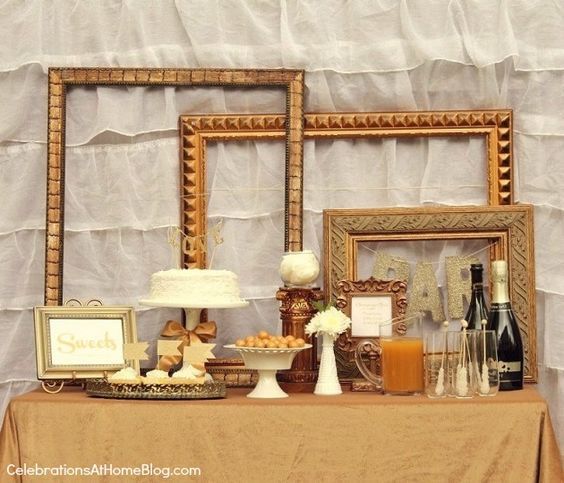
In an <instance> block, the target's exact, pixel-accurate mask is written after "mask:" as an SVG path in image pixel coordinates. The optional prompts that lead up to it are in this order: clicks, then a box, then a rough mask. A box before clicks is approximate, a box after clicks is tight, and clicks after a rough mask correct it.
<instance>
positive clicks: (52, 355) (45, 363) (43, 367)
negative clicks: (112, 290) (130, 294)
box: [34, 306, 139, 380]
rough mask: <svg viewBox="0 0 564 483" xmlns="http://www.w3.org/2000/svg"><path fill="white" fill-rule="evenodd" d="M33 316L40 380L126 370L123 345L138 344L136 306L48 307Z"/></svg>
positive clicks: (77, 377) (135, 363)
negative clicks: (134, 307) (124, 368)
mask: <svg viewBox="0 0 564 483" xmlns="http://www.w3.org/2000/svg"><path fill="white" fill-rule="evenodd" d="M34 315H35V345H36V352H37V378H38V379H40V380H45V379H88V378H99V377H104V376H106V375H107V374H109V373H113V372H115V371H118V370H120V369H122V368H123V367H125V364H126V361H125V359H124V353H123V345H124V344H125V343H132V342H137V332H136V327H135V311H134V309H133V307H123V306H95V307H90V306H88V307H60V306H46V307H36V308H35V313H34ZM132 363H133V364H134V368H135V369H136V370H137V371H139V367H138V365H139V363H138V361H132Z"/></svg>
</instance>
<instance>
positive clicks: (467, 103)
mask: <svg viewBox="0 0 564 483" xmlns="http://www.w3.org/2000/svg"><path fill="white" fill-rule="evenodd" d="M0 12H1V15H0V32H1V35H2V42H0V105H2V109H1V110H0V173H1V175H0V206H1V208H0V210H1V214H2V215H1V216H0V261H1V263H0V267H1V268H0V281H1V283H0V362H1V363H0V413H2V412H3V409H4V407H5V406H6V404H7V403H8V401H9V399H10V398H11V397H13V396H14V395H16V394H19V393H22V392H25V391H28V390H30V389H32V388H34V387H36V382H35V381H36V373H35V354H34V351H35V349H34V336H33V315H32V308H33V306H35V305H41V304H42V301H43V271H44V228H45V177H46V176H45V170H46V160H47V153H46V133H47V130H46V121H47V76H46V71H47V68H48V67H49V66H84V67H96V66H100V67H101V66H112V67H118V66H131V67H150V66H154V67H193V68H195V67H229V68H255V67H256V68H278V67H285V68H301V69H305V70H306V85H307V90H306V100H305V107H306V111H307V112H323V111H386V110H392V111H399V110H443V109H485V108H512V109H513V110H514V127H515V137H514V140H515V151H514V152H515V168H516V173H515V175H516V178H515V179H516V182H515V195H516V196H515V197H516V200H517V201H519V202H526V203H532V204H534V205H535V244H536V283H537V291H536V295H537V308H538V310H537V314H538V317H537V323H538V328H537V329H538V356H539V369H540V384H539V389H540V390H541V392H542V394H543V395H544V396H545V397H546V398H547V399H548V401H549V404H550V409H551V413H552V418H553V421H554V423H555V426H556V428H557V432H558V434H559V437H560V444H561V447H564V406H563V405H564V350H563V349H564V342H563V341H564V329H563V328H562V327H564V326H563V325H562V323H561V319H560V317H561V314H562V312H563V310H564V270H563V265H564V248H563V245H562V243H561V241H562V239H564V163H562V159H561V156H562V154H561V153H562V152H563V151H564V116H563V115H562V112H564V94H563V90H562V85H564V9H562V8H561V6H560V5H559V4H558V2H555V1H549V0H537V1H530V0H528V1H525V0H507V1H504V2H491V1H489V0H474V1H463V0H449V1H447V0H420V1H409V2H408V1H407V0H403V1H395V0H380V1H378V2H368V1H358V2H345V1H342V0H341V1H338V0H331V1H325V2H317V1H313V0H312V1H303V2H293V1H278V2H277V1H261V2H258V1H250V2H245V3H244V4H243V3H241V2H238V1H225V2H209V1H208V0H201V1H192V0H190V1H180V0H178V1H176V2H173V1H161V2H136V1H133V0H131V1H118V0H114V1H111V0H103V1H99V2H96V3H90V2H80V1H52V0H51V1H50V0H46V1H41V0H35V1H29V2H19V1H4V2H3V3H2V4H1V5H0ZM283 110H284V96H283V93H282V92H280V91H278V90H276V89H265V88H262V89H249V90H241V89H220V88H202V89H200V88H193V89H174V88H153V89H145V88H119V87H115V88H73V89H71V90H70V94H69V98H68V111H67V121H68V126H67V188H66V233H65V264H64V294H65V297H66V298H68V297H77V298H93V297H96V298H101V299H103V300H104V302H105V303H106V304H113V303H119V304H133V305H136V306H137V300H138V299H139V298H140V297H142V296H143V295H145V294H146V293H147V291H148V281H149V276H150V274H151V273H152V272H154V271H156V270H160V269H166V268H170V267H171V266H172V263H173V262H172V256H171V253H170V249H169V248H168V246H167V243H166V231H167V228H168V227H169V226H171V225H174V224H176V223H177V220H178V216H179V215H178V212H179V200H178V192H179V191H178V183H179V180H178V131H177V122H178V116H179V115H180V114H213V113H265V112H283ZM484 151H485V145H484V142H483V140H481V139H477V138H468V139H463V138H461V139H456V140H453V139H451V140H444V139H434V140H431V141H429V140H423V139H415V140H409V141H408V140H396V139H386V140H324V141H307V142H306V143H305V158H304V169H305V174H304V246H305V248H309V249H312V250H314V251H315V253H317V254H318V256H320V255H321V254H322V250H323V243H322V241H323V240H322V215H321V213H322V210H323V209H325V208H336V207H341V208H343V207H351V208H352V207H386V206H413V205H420V204H423V203H433V204H436V203H441V204H453V205H461V204H485V203H486V183H485V179H486V174H485V161H484V160H485V157H484ZM207 161H208V187H209V191H210V196H211V197H210V202H209V220H210V224H215V223H216V222H217V221H218V220H223V232H222V234H223V237H224V239H225V243H224V244H223V245H221V246H219V247H218V248H217V250H216V252H215V256H214V262H213V267H214V268H225V269H230V270H233V271H235V272H236V273H237V274H238V275H239V277H240V281H241V289H242V295H243V296H244V297H245V298H248V299H249V300H250V301H251V304H250V306H249V308H247V309H238V310H229V311H227V310H226V311H213V312H212V314H211V317H212V318H214V319H215V320H217V321H218V326H219V337H218V339H217V343H218V345H221V344H223V343H225V342H228V341H232V340H233V338H234V337H236V336H237V335H242V334H247V333H250V332H252V331H254V330H256V329H258V328H263V327H267V328H268V329H270V330H279V327H280V323H279V317H278V305H277V302H276V300H275V299H274V294H275V292H276V289H277V288H278V287H279V285H280V280H279V276H278V273H277V270H278V265H279V261H280V258H281V255H282V251H283V239H284V234H283V230H284V228H283V220H284V217H283V208H284V144H283V143H282V142H240V143H233V142H230V143H213V144H211V145H210V146H209V149H208V152H207ZM445 168H446V169H445ZM420 245H421V246H418V247H415V248H414V250H413V251H412V252H411V253H412V259H413V260H417V259H421V258H425V257H429V256H430V255H429V253H430V251H429V250H428V249H427V248H426V247H425V245H424V244H420ZM435 248H436V247H435ZM474 248H475V247H473V246H471V245H469V246H467V247H463V250H474ZM431 252H432V254H433V257H435V258H436V259H435V260H433V261H435V262H437V268H438V271H437V276H438V278H439V281H441V283H442V280H444V274H443V273H442V271H443V269H444V268H443V267H442V264H441V263H440V260H442V258H443V257H444V255H445V254H452V247H449V246H446V244H445V246H444V247H442V248H441V250H439V251H438V252H436V251H431ZM369 253H370V252H369V251H366V254H365V255H364V257H365V258H363V259H362V263H363V264H364V266H363V267H362V272H363V273H370V270H369V268H368V269H367V268H366V267H367V266H368V267H370V264H371V260H370V259H369V258H368V256H369ZM437 253H438V255H437ZM321 283H322V280H321V279H320V280H319V284H321ZM137 308H138V309H139V312H138V327H139V336H140V338H141V339H146V340H154V339H155V338H156V337H157V335H158V332H159V329H160V328H161V327H162V324H163V322H164V321H165V320H166V319H167V318H170V317H174V316H178V311H175V310H166V309H159V310H151V309H147V308H142V307H139V306H137ZM218 355H222V352H221V351H218ZM54 397H55V396H54Z"/></svg>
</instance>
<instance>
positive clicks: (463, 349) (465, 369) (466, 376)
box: [447, 330, 476, 399]
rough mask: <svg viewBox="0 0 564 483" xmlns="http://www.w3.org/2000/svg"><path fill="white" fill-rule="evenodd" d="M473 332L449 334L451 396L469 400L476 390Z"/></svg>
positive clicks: (462, 331) (452, 332)
mask: <svg viewBox="0 0 564 483" xmlns="http://www.w3.org/2000/svg"><path fill="white" fill-rule="evenodd" d="M472 340H473V339H472V334H471V331H464V330H461V331H456V332H454V331H451V332H448V334H447V345H448V372H449V379H450V386H449V387H450V395H452V396H454V397H456V398H460V399H469V398H472V397H474V393H475V389H476V377H475V372H476V370H475V366H474V363H473V348H472Z"/></svg>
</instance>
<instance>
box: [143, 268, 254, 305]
mask: <svg viewBox="0 0 564 483" xmlns="http://www.w3.org/2000/svg"><path fill="white" fill-rule="evenodd" d="M149 301H150V302H156V303H171V302H172V303H174V304H181V305H185V306H191V305H201V306H205V305H210V306H217V305H222V304H228V305H229V304H241V303H245V301H244V300H243V299H241V297H240V294H239V281H238V278H237V275H235V274H234V273H233V272H230V271H229V270H205V269H198V268H191V269H187V270H179V269H172V270H163V271H160V272H156V273H154V274H153V275H151V292H150V295H149Z"/></svg>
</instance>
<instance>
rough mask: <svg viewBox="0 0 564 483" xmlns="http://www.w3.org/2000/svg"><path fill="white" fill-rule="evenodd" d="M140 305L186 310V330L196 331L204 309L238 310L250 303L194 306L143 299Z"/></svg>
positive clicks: (219, 303) (220, 303) (191, 304)
mask: <svg viewBox="0 0 564 483" xmlns="http://www.w3.org/2000/svg"><path fill="white" fill-rule="evenodd" d="M139 304H140V305H145V306H147V307H169V308H172V309H184V313H185V314H186V328H187V329H188V330H194V329H195V328H196V326H197V325H198V324H199V323H200V314H201V313H202V310H204V309H238V308H241V307H247V305H249V302H247V301H246V300H241V301H240V302H229V303H228V302H218V303H216V304H210V303H207V304H194V303H182V302H178V301H169V302H167V301H166V300H165V301H163V300H151V299H141V300H139Z"/></svg>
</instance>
